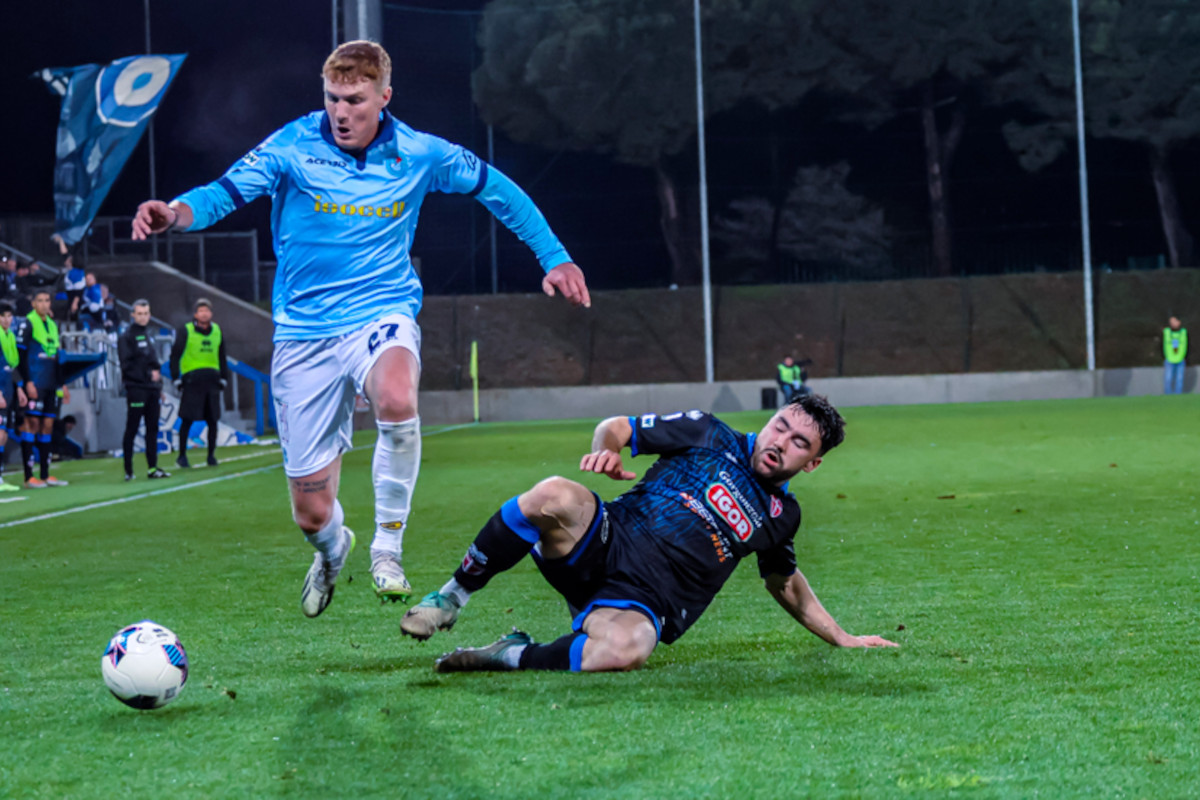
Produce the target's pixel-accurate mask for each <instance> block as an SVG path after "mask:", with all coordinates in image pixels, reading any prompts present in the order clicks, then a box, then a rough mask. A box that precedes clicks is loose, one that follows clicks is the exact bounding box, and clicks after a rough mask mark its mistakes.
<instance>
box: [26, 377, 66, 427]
mask: <svg viewBox="0 0 1200 800" xmlns="http://www.w3.org/2000/svg"><path fill="white" fill-rule="evenodd" d="M25 386H26V389H25V391H26V394H28V392H29V388H28V387H29V384H28V383H27V384H25ZM34 386H35V387H37V400H30V401H29V402H28V403H26V404H25V415H26V416H30V417H49V418H50V419H55V418H57V417H58V412H59V410H60V408H61V406H62V398H61V397H59V395H58V387H57V386H55V385H54V384H49V385H44V384H40V383H35V384H34Z"/></svg>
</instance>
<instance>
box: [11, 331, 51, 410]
mask: <svg viewBox="0 0 1200 800" xmlns="http://www.w3.org/2000/svg"><path fill="white" fill-rule="evenodd" d="M31 313H34V312H31ZM18 324H19V325H20V328H19V329H18V330H17V334H16V336H17V352H18V354H19V355H20V366H19V367H18V370H19V371H20V373H21V376H22V377H23V378H24V379H25V380H26V381H27V382H28V383H32V384H33V385H34V386H36V387H37V388H38V392H44V391H57V390H58V389H60V388H62V381H61V380H60V379H59V367H58V350H57V348H56V349H55V352H54V354H53V355H51V354H50V353H47V352H46V351H45V349H44V348H43V347H42V344H41V342H39V341H38V340H37V339H36V338H34V336H33V325H32V324H31V323H30V321H29V319H28V318H27V317H19V318H18V319H17V320H16V322H14V323H13V327H14V328H16V327H17V326H18ZM56 343H57V340H56ZM41 399H43V400H44V399H46V398H41Z"/></svg>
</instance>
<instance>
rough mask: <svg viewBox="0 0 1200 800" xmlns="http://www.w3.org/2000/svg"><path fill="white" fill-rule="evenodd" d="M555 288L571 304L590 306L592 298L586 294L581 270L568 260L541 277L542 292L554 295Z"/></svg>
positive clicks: (585, 282)
mask: <svg viewBox="0 0 1200 800" xmlns="http://www.w3.org/2000/svg"><path fill="white" fill-rule="evenodd" d="M556 290H557V293H561V294H562V296H563V297H565V298H567V302H569V303H570V304H571V305H573V306H583V307H584V308H591V307H592V298H591V295H589V294H588V288H587V281H585V280H584V279H583V270H581V269H580V268H579V267H577V266H576V265H575V264H573V263H571V262H570V261H568V262H566V263H565V264H559V265H558V266H557V267H555V268H554V269H552V270H550V271H549V272H547V273H546V277H544V278H542V291H543V292H545V293H546V294H547V295H549V296H550V297H554V295H555V294H556Z"/></svg>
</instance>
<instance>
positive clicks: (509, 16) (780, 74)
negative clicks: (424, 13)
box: [472, 0, 828, 284]
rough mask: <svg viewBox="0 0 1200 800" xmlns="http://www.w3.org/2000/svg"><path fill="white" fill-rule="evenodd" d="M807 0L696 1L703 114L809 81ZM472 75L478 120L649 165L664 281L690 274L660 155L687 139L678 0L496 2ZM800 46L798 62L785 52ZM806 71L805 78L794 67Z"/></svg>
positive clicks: (685, 1)
mask: <svg viewBox="0 0 1200 800" xmlns="http://www.w3.org/2000/svg"><path fill="white" fill-rule="evenodd" d="M807 5H808V0H802V1H800V2H793V1H790V0H706V2H705V3H704V6H703V8H704V10H703V21H704V23H705V40H704V80H705V111H706V114H707V115H709V116H711V115H714V114H717V113H720V112H722V111H724V110H727V109H729V108H732V107H733V106H734V105H735V104H736V103H737V102H738V101H739V100H741V99H742V98H744V97H746V96H748V95H750V94H751V93H752V87H753V92H756V93H757V95H758V96H759V97H761V98H764V102H777V103H787V102H793V101H794V100H795V99H796V98H797V97H798V96H801V95H802V94H803V93H804V92H805V91H807V90H808V89H809V88H811V87H812V86H814V85H815V84H816V73H817V72H818V71H819V70H820V69H821V68H822V67H823V63H822V58H828V51H827V50H825V51H822V50H821V49H820V48H819V47H816V46H813V43H812V42H810V41H809V40H808V39H807V38H806V36H807V35H808V34H810V33H811V28H810V27H809V26H808V23H807V21H806V20H808V18H809V17H808V15H806V14H804V13H802V12H803V11H804V9H805V8H806V7H807ZM479 42H480V46H481V48H482V51H483V58H482V62H481V64H480V65H479V67H478V68H477V69H476V71H475V73H474V75H473V78H472V88H473V94H474V98H475V102H476V104H477V105H478V106H479V109H480V113H481V115H482V117H483V119H484V120H485V121H487V122H488V123H490V124H494V125H496V126H497V127H499V128H501V129H502V130H503V131H505V133H507V134H508V135H509V136H510V137H512V138H513V139H514V140H516V141H521V142H530V143H535V144H539V145H542V146H544V147H549V148H555V149H565V150H580V151H589V152H597V153H608V154H611V155H612V156H613V157H614V158H615V159H616V160H618V161H620V162H623V163H627V164H633V165H636V166H641V167H646V168H647V169H650V170H652V171H653V173H654V175H655V182H656V187H657V192H658V198H659V205H660V208H661V227H662V232H663V237H664V240H665V241H666V245H667V250H668V252H669V254H670V257H671V262H672V280H673V282H675V283H679V284H688V283H695V282H696V281H697V280H698V278H699V252H700V248H699V229H698V222H699V220H698V219H693V217H695V215H694V214H688V213H686V212H685V203H684V202H683V199H682V197H681V192H680V189H679V182H678V180H677V179H676V178H675V176H674V175H672V172H671V168H670V157H671V156H674V155H676V154H678V153H680V152H681V151H682V150H683V149H684V148H685V147H686V146H687V145H688V144H689V143H691V142H692V141H693V139H694V137H695V135H696V84H695V42H694V38H693V18H692V3H691V2H690V1H689V0H660V2H653V1H652V0H555V2H554V3H548V4H545V5H540V4H539V5H535V6H533V7H530V6H529V4H528V3H527V2H523V0H496V1H495V2H493V3H490V4H489V5H488V6H487V7H486V8H485V10H484V15H483V21H482V25H481V27H480V31H479ZM797 49H799V50H802V51H804V53H805V55H804V56H803V57H801V58H797V57H795V55H792V56H790V58H785V56H787V55H788V51H789V50H797ZM806 70H807V71H808V73H809V74H808V75H807V76H805V75H804V74H803V73H804V72H805V71H806Z"/></svg>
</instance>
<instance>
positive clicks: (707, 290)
mask: <svg viewBox="0 0 1200 800" xmlns="http://www.w3.org/2000/svg"><path fill="white" fill-rule="evenodd" d="M692 17H693V22H694V26H695V34H696V136H697V146H698V147H699V148H700V265H701V282H702V288H703V293H704V382H705V383H712V382H713V332H712V285H711V282H710V272H709V260H708V169H707V167H706V166H705V163H704V70H703V67H702V59H701V58H700V54H701V49H700V0H692Z"/></svg>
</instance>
